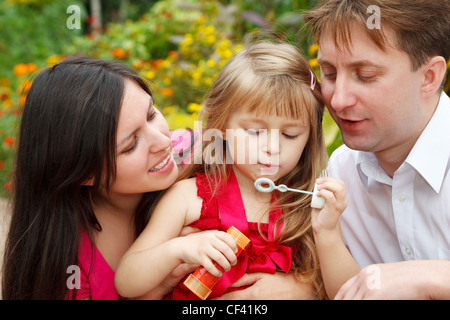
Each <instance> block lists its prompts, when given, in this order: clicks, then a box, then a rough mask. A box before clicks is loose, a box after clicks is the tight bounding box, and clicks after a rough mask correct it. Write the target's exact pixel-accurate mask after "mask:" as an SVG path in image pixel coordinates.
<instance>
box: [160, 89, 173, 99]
mask: <svg viewBox="0 0 450 320" xmlns="http://www.w3.org/2000/svg"><path fill="white" fill-rule="evenodd" d="M161 94H162V95H163V96H164V97H172V96H173V89H171V88H164V89H162V90H161Z"/></svg>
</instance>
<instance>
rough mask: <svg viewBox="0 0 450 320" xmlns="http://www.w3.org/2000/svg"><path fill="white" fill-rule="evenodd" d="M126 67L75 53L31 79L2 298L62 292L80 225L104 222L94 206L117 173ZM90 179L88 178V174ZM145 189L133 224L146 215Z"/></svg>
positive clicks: (138, 225)
mask: <svg viewBox="0 0 450 320" xmlns="http://www.w3.org/2000/svg"><path fill="white" fill-rule="evenodd" d="M125 79H130V80H132V81H134V82H135V83H136V84H138V85H139V86H140V87H141V88H142V89H144V90H145V91H146V92H147V93H149V94H150V95H151V91H150V89H149V88H148V86H147V85H146V83H145V82H144V81H143V80H142V78H140V77H139V76H138V75H137V74H136V73H135V71H134V70H132V69H131V68H129V67H127V66H125V65H123V64H121V63H118V62H113V61H105V60H98V59H92V58H86V57H72V58H68V59H66V60H64V61H63V62H61V63H59V64H57V65H55V66H53V67H51V68H48V69H46V70H44V71H42V72H41V73H40V74H39V75H38V76H37V77H36V79H35V80H34V81H33V85H32V87H31V89H30V91H29V93H28V97H27V100H26V103H25V109H24V112H23V116H22V120H21V125H20V136H19V145H18V150H17V159H16V166H15V180H14V200H13V206H12V209H13V210H12V216H11V225H10V230H9V233H8V236H7V242H6V249H5V257H4V266H3V277H2V281H3V284H2V295H3V299H63V298H64V297H65V294H66V291H67V287H66V280H67V278H68V276H70V274H67V273H66V271H67V267H68V266H70V265H76V264H77V261H78V259H77V255H78V243H79V232H80V228H83V227H84V228H86V230H87V231H88V232H89V234H90V235H91V239H92V232H93V230H94V229H96V230H101V226H100V225H99V223H98V221H97V219H96V217H95V215H94V212H93V208H92V202H93V201H96V199H98V197H99V195H100V192H101V191H102V188H106V189H107V188H108V186H109V185H110V183H111V182H113V181H114V179H115V170H116V129H117V122H118V117H119V112H120V107H121V103H122V98H123V92H124V80H125ZM90 179H93V180H92V181H93V186H85V182H86V181H88V180H90ZM154 196H156V194H155V193H149V194H147V195H146V196H145V197H144V199H143V201H142V203H141V205H140V206H139V210H138V212H137V213H136V218H135V225H136V226H135V231H136V234H138V233H139V232H140V231H142V229H143V227H144V226H145V223H146V221H147V218H148V217H147V210H146V207H147V205H148V204H151V203H152V200H151V199H152V198H153V197H154Z"/></svg>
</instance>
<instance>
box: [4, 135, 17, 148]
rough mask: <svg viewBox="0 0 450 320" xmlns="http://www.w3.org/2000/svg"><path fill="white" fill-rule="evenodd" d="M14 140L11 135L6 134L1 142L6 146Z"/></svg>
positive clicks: (9, 145) (10, 145)
mask: <svg viewBox="0 0 450 320" xmlns="http://www.w3.org/2000/svg"><path fill="white" fill-rule="evenodd" d="M14 142H15V139H14V137H12V136H7V137H6V138H5V139H3V143H4V144H6V146H8V147H12V146H13V145H14Z"/></svg>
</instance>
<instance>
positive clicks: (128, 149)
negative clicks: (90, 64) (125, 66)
mask: <svg viewBox="0 0 450 320" xmlns="http://www.w3.org/2000/svg"><path fill="white" fill-rule="evenodd" d="M177 176H178V168H177V166H176V164H175V161H174V159H173V156H172V141H171V139H170V134H169V126H168V125H167V122H166V120H165V119H164V117H163V115H162V114H161V113H160V112H159V111H158V110H157V109H156V108H155V107H154V106H153V99H152V97H151V96H150V95H149V94H148V93H147V92H145V91H144V90H143V89H142V88H141V87H139V86H138V85H137V84H136V83H134V82H133V81H131V80H126V81H125V90H124V98H123V102H122V107H121V110H120V114H119V123H118V128H117V174H116V180H115V181H114V183H113V184H112V186H111V188H110V192H111V193H115V194H130V195H131V194H141V193H144V192H150V191H157V190H163V189H166V188H168V187H170V186H171V185H172V184H173V183H174V182H175V179H176V178H177Z"/></svg>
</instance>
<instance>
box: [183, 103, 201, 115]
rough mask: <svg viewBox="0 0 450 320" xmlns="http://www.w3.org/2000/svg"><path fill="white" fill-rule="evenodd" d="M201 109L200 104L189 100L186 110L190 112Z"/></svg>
mask: <svg viewBox="0 0 450 320" xmlns="http://www.w3.org/2000/svg"><path fill="white" fill-rule="evenodd" d="M201 109H202V106H201V105H199V104H198V103H195V102H191V103H189V104H188V106H187V111H189V112H190V113H194V112H200V110H201Z"/></svg>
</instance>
